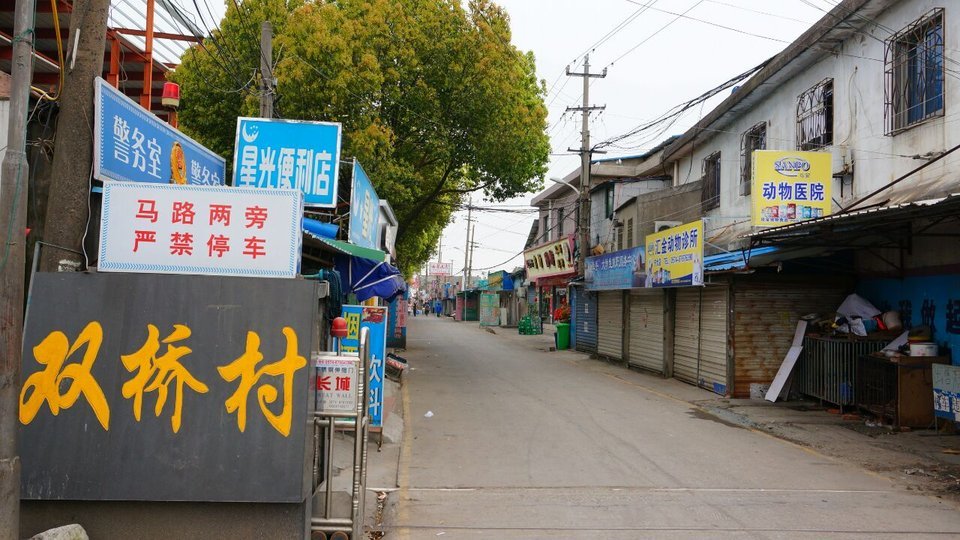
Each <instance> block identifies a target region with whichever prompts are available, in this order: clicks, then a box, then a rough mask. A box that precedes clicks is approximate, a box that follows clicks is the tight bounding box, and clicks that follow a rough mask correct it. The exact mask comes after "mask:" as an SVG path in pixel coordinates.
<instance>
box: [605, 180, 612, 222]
mask: <svg viewBox="0 0 960 540" xmlns="http://www.w3.org/2000/svg"><path fill="white" fill-rule="evenodd" d="M606 190H607V191H606V193H605V194H604V198H605V200H606V216H607V219H612V218H613V184H612V183H611V184H607V186H606Z"/></svg>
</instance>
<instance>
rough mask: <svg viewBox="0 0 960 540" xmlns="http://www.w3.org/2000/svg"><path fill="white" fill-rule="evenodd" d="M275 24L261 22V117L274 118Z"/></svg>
mask: <svg viewBox="0 0 960 540" xmlns="http://www.w3.org/2000/svg"><path fill="white" fill-rule="evenodd" d="M271 58H273V25H271V24H270V21H263V22H262V23H260V118H273V66H271V65H270V59H271Z"/></svg>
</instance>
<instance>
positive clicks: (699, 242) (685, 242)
mask: <svg viewBox="0 0 960 540" xmlns="http://www.w3.org/2000/svg"><path fill="white" fill-rule="evenodd" d="M703 242H704V238H703V220H698V221H694V222H691V223H685V224H683V225H679V226H677V227H671V228H669V229H667V230H665V231H662V232H658V233H654V234H650V235H647V238H646V246H647V280H646V286H647V287H685V286H691V285H703Z"/></svg>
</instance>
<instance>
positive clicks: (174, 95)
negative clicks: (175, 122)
mask: <svg viewBox="0 0 960 540" xmlns="http://www.w3.org/2000/svg"><path fill="white" fill-rule="evenodd" d="M160 103H163V106H164V107H170V108H171V109H176V108H177V107H179V106H180V85H179V84H177V83H172V82H165V83H163V97H162V98H161V99H160Z"/></svg>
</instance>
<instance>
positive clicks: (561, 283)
mask: <svg viewBox="0 0 960 540" xmlns="http://www.w3.org/2000/svg"><path fill="white" fill-rule="evenodd" d="M523 258H524V269H525V270H526V273H527V279H528V280H531V281H532V282H533V283H534V284H535V287H536V308H537V311H538V312H539V316H540V317H541V318H542V320H543V321H544V322H554V321H552V314H553V312H554V310H555V309H557V308H558V307H559V306H561V305H563V304H566V303H567V286H568V285H569V283H570V280H571V279H572V278H573V277H574V276H575V275H576V269H575V267H574V262H573V237H572V236H567V237H564V238H561V239H560V240H556V241H553V242H548V243H546V244H541V245H539V246H536V247H533V248H530V249H528V250H526V251H524V252H523Z"/></svg>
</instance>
